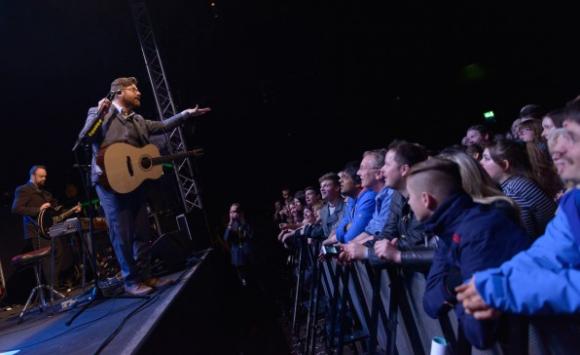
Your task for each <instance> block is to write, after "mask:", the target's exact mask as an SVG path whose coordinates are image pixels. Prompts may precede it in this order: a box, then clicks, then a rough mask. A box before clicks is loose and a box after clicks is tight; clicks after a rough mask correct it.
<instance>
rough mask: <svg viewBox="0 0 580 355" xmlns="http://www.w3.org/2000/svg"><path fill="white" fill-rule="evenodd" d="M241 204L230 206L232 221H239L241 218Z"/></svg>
mask: <svg viewBox="0 0 580 355" xmlns="http://www.w3.org/2000/svg"><path fill="white" fill-rule="evenodd" d="M240 214H241V212H240V206H238V205H232V206H231V207H230V221H239V220H240Z"/></svg>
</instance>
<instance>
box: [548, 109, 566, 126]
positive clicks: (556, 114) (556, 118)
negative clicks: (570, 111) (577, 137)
mask: <svg viewBox="0 0 580 355" xmlns="http://www.w3.org/2000/svg"><path fill="white" fill-rule="evenodd" d="M546 117H548V118H549V119H551V120H552V122H553V123H554V127H556V128H562V123H564V109H561V108H560V109H556V110H552V111H550V112H548V113H547V114H545V115H544V118H546Z"/></svg>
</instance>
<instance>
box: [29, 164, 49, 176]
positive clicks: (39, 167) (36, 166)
mask: <svg viewBox="0 0 580 355" xmlns="http://www.w3.org/2000/svg"><path fill="white" fill-rule="evenodd" d="M38 169H44V170H46V166H44V165H33V166H32V168H30V171H29V173H28V176H30V175H34V174H35V173H36V170H38Z"/></svg>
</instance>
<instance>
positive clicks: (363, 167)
mask: <svg viewBox="0 0 580 355" xmlns="http://www.w3.org/2000/svg"><path fill="white" fill-rule="evenodd" d="M356 174H357V175H358V176H360V179H361V185H362V187H364V188H368V189H373V188H374V187H375V186H376V185H377V183H378V182H379V181H381V180H383V176H382V174H381V169H380V168H377V167H376V166H375V159H374V158H373V157H372V155H367V156H366V157H364V158H363V160H362V161H361V163H360V167H359V169H358V171H357V173H356Z"/></svg>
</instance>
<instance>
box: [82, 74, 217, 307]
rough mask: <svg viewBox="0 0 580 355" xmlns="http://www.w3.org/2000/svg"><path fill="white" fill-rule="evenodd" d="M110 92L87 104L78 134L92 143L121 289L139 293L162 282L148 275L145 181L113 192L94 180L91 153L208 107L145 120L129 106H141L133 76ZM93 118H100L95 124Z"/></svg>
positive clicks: (141, 141)
mask: <svg viewBox="0 0 580 355" xmlns="http://www.w3.org/2000/svg"><path fill="white" fill-rule="evenodd" d="M110 91H111V95H110V96H109V97H113V99H112V101H110V100H109V99H107V98H104V99H102V100H100V101H99V104H98V107H92V108H90V109H89V112H88V116H87V120H86V123H85V127H84V128H83V130H82V131H81V134H80V138H88V139H90V141H91V142H92V146H93V161H92V168H91V178H92V182H93V184H94V185H95V188H96V191H97V194H98V196H99V199H100V202H101V206H102V207H103V210H104V211H105V218H106V219H107V223H108V225H109V236H110V239H111V244H112V245H113V249H114V250H115V254H116V256H117V260H118V261H119V265H120V266H121V273H122V275H123V278H124V282H125V291H126V292H127V293H129V294H131V295H136V296H143V295H147V294H149V293H151V292H153V291H154V289H155V288H158V287H162V286H164V285H166V284H167V283H168V282H167V281H165V282H164V281H162V280H160V279H158V278H153V277H151V275H150V270H149V269H150V249H149V245H148V241H149V238H150V236H149V223H148V217H147V210H146V205H145V186H146V185H141V186H140V187H139V188H137V189H136V190H135V191H133V192H130V193H126V194H119V193H116V192H113V191H112V190H110V189H108V188H107V187H105V186H103V184H102V183H100V182H99V177H100V176H101V175H102V174H103V171H102V169H101V168H100V167H99V166H98V165H97V163H96V156H97V154H98V152H99V150H100V149H102V148H104V147H107V146H109V145H111V144H113V143H119V142H123V143H127V144H130V145H133V146H135V147H143V146H145V145H146V144H149V143H150V141H149V137H150V136H151V135H155V134H162V133H164V131H165V130H170V129H173V128H175V127H177V126H179V125H180V124H182V123H184V122H185V121H186V120H187V119H189V118H193V117H197V116H201V115H203V114H205V113H207V112H209V111H210V109H209V108H198V107H197V106H196V107H195V108H191V109H187V110H184V111H183V112H181V113H179V114H177V115H175V116H173V117H171V118H169V119H166V120H164V121H150V120H146V119H144V118H143V117H142V116H141V115H139V114H138V113H136V112H135V111H134V110H135V109H137V108H139V107H140V106H141V93H140V92H139V89H138V88H137V80H136V79H135V78H133V77H129V78H118V79H115V80H114V81H113V82H112V83H111V90H110ZM99 119H101V120H99ZM99 121H101V122H100V123H97V122H99Z"/></svg>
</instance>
